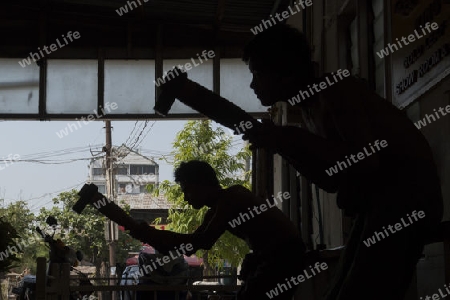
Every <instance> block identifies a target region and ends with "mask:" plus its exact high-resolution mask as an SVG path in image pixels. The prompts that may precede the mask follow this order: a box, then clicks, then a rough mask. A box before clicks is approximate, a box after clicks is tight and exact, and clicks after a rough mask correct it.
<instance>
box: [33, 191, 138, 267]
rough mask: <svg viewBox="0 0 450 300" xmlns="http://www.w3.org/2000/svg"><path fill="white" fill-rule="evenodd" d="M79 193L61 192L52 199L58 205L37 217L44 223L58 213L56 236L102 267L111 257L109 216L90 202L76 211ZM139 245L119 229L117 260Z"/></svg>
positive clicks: (85, 258)
mask: <svg viewBox="0 0 450 300" xmlns="http://www.w3.org/2000/svg"><path fill="white" fill-rule="evenodd" d="M77 193H78V191H76V190H71V191H69V192H63V193H61V194H59V195H58V197H57V198H54V199H53V203H54V204H55V206H54V207H53V208H51V209H45V208H42V209H41V211H40V214H39V216H38V218H37V219H38V220H39V221H40V222H41V224H44V223H45V220H46V219H47V217H48V216H53V217H55V218H56V220H57V221H58V226H57V229H58V230H57V234H55V238H60V239H61V240H62V241H63V242H64V243H65V244H66V245H68V246H70V247H71V248H73V249H75V250H80V251H81V252H83V255H84V260H86V261H89V262H91V263H93V264H94V265H95V266H96V267H97V270H99V268H100V266H101V263H102V262H108V261H109V246H108V243H107V242H106V240H105V222H106V220H107V219H106V217H104V216H103V215H102V214H100V213H99V212H98V211H97V210H96V209H95V208H93V207H92V206H91V205H88V206H86V208H85V209H84V210H83V212H82V213H81V214H77V213H76V212H74V211H73V210H72V207H73V205H74V204H75V202H76V201H78V195H77ZM128 210H129V208H128ZM50 232H52V231H50ZM139 247H140V243H139V242H137V241H134V240H132V238H131V237H130V236H129V235H128V234H126V233H123V232H121V231H119V241H118V247H116V249H117V252H116V257H117V261H118V262H122V261H121V260H124V259H126V257H127V252H128V251H137V250H139Z"/></svg>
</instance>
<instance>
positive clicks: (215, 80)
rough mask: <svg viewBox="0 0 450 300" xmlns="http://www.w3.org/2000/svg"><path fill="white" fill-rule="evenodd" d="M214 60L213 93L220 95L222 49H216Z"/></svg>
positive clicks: (217, 47) (216, 47)
mask: <svg viewBox="0 0 450 300" xmlns="http://www.w3.org/2000/svg"><path fill="white" fill-rule="evenodd" d="M214 52H215V56H214V59H213V92H214V93H216V94H218V95H220V47H219V46H215V47H214Z"/></svg>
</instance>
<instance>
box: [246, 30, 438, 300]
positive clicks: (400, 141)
mask: <svg viewBox="0 0 450 300" xmlns="http://www.w3.org/2000/svg"><path fill="white" fill-rule="evenodd" d="M243 60H244V61H245V62H247V63H248V64H249V69H250V72H251V73H252V74H253V80H252V83H251V86H250V87H251V88H252V89H253V90H254V92H255V94H256V95H257V96H258V98H259V99H260V101H261V103H262V105H264V106H272V105H273V104H275V103H276V102H278V101H284V102H288V104H287V105H288V106H290V105H292V104H294V105H298V106H300V108H301V125H302V128H298V127H293V126H275V125H273V124H266V125H264V126H263V128H262V129H260V128H256V127H255V128H252V129H249V130H247V131H246V132H245V136H244V138H245V139H249V141H250V142H251V143H252V145H253V147H262V148H267V149H271V150H273V151H274V152H277V153H279V154H280V155H281V156H283V157H284V158H285V159H287V160H288V161H289V162H290V163H291V164H292V165H293V166H294V167H295V168H296V169H297V170H298V171H299V172H300V173H301V174H302V175H304V176H306V178H308V179H309V180H310V181H312V182H313V183H315V184H316V185H317V186H319V187H320V188H322V189H324V190H325V191H327V192H330V193H335V192H337V193H338V196H337V203H338V205H339V207H340V208H341V209H344V210H345V212H346V213H347V214H350V215H353V216H355V217H356V218H355V223H354V226H353V229H352V233H351V237H350V239H349V241H348V243H347V245H346V250H345V252H344V254H343V256H342V257H341V262H340V267H339V270H338V272H337V275H336V279H335V282H334V284H333V286H332V288H331V290H330V291H329V294H328V296H327V299H328V300H336V299H339V300H344V299H346V300H347V299H377V300H379V299H395V300H399V299H403V298H404V294H405V291H406V289H407V287H408V286H409V283H410V280H411V278H412V275H413V272H414V269H415V265H416V263H417V261H418V259H419V257H420V255H421V253H422V251H423V247H424V237H425V236H426V235H427V234H428V233H429V232H430V231H431V230H432V229H433V228H435V227H436V226H437V225H438V223H439V222H440V221H441V218H442V213H443V202H442V195H441V188H440V183H439V178H438V175H437V170H436V166H435V163H434V161H433V156H432V152H431V149H430V147H429V145H428V143H427V141H426V139H425V138H424V136H423V135H422V134H421V133H420V132H419V131H418V130H417V128H416V127H415V126H414V125H413V123H412V122H411V121H410V120H409V119H408V118H407V117H406V116H405V114H404V113H403V112H401V111H400V110H399V109H397V108H396V107H394V106H393V105H392V104H390V103H388V102H387V101H386V100H385V99H383V98H381V97H379V96H378V95H376V94H375V93H374V92H373V91H371V90H370V89H369V88H368V87H367V86H366V85H365V84H364V83H363V82H362V81H360V80H357V79H355V78H353V77H350V76H348V77H346V76H345V75H344V76H342V79H340V78H339V77H335V76H336V74H328V75H325V76H324V77H322V78H315V77H314V75H313V68H312V64H311V56H310V49H309V47H308V45H307V42H306V39H305V37H304V35H303V34H301V33H300V32H299V31H298V30H296V29H293V28H291V27H289V26H287V25H277V26H273V27H271V28H269V29H267V30H265V31H264V32H262V33H259V34H258V35H257V36H256V37H255V38H254V39H253V40H252V41H251V42H250V43H249V44H248V45H247V47H246V48H245V50H244V56H243ZM342 71H343V70H341V71H340V74H342ZM333 75H334V76H333ZM347 75H349V74H348V73H347ZM326 77H328V80H327V79H326ZM335 78H338V80H335ZM321 82H325V84H322V85H320V83H321ZM314 84H316V85H314ZM305 91H306V92H307V93H305ZM298 96H300V98H298ZM377 140H378V142H376V141H377ZM383 140H384V141H385V147H380V150H378V149H376V148H375V147H374V146H375V142H376V143H377V144H378V145H379V143H380V142H381V141H383ZM371 146H372V147H373V149H374V150H375V151H372V148H370V147H371ZM364 148H366V149H365V150H364ZM360 152H363V154H364V155H359V156H357V154H358V153H360ZM351 155H353V156H351ZM338 162H339V163H338ZM344 163H345V164H344ZM332 167H334V168H335V170H336V171H337V172H334V173H330V172H331V170H330V168H332ZM326 170H328V172H326ZM330 174H331V175H330ZM413 211H416V212H415V213H416V215H417V212H419V211H423V213H424V214H425V217H424V218H419V220H418V221H414V222H410V221H409V219H408V217H407V214H409V216H412V213H413ZM402 218H403V220H404V221H405V222H404V223H406V225H408V224H409V225H408V226H405V225H403V226H402V227H403V228H402V229H400V230H395V229H398V227H397V228H395V229H393V230H391V228H388V226H389V225H391V226H394V225H396V224H397V223H402ZM413 220H414V219H413ZM383 226H384V228H385V229H386V230H387V232H386V231H385V230H384V229H383ZM392 228H394V227H392ZM394 230H395V232H394ZM375 232H378V235H377V241H376V243H375V244H372V245H370V246H367V245H366V244H365V243H364V241H366V242H367V240H366V239H368V238H371V237H373V236H374V234H375ZM380 233H384V236H385V237H384V238H383V237H382V236H381V234H380Z"/></svg>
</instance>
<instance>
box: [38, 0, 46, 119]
mask: <svg viewBox="0 0 450 300" xmlns="http://www.w3.org/2000/svg"><path fill="white" fill-rule="evenodd" d="M45 2H46V1H41V5H42V4H44V6H45ZM46 26H47V15H46V12H45V11H44V12H41V13H40V16H39V45H40V47H42V48H44V45H45V44H46V39H47V30H46ZM36 63H37V65H38V66H39V107H38V111H39V120H40V121H45V115H46V111H47V58H45V57H43V58H41V59H40V60H38V61H37V62H36Z"/></svg>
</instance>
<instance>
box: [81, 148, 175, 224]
mask: <svg viewBox="0 0 450 300" xmlns="http://www.w3.org/2000/svg"><path fill="white" fill-rule="evenodd" d="M112 156H113V158H114V166H115V168H114V169H115V183H114V186H115V195H114V196H115V197H114V198H115V202H116V203H118V204H119V205H121V206H122V205H123V203H125V204H127V205H129V206H130V208H131V217H133V218H134V219H136V220H138V221H146V222H150V223H151V222H152V221H153V220H154V219H155V218H158V217H161V218H163V220H166V218H167V215H168V210H169V208H170V207H171V205H170V204H169V203H168V202H167V200H166V199H165V197H163V196H159V197H155V196H153V195H151V194H149V193H148V192H147V189H146V187H147V186H148V185H155V186H158V184H159V165H158V164H157V163H156V162H155V161H154V160H153V159H152V158H149V157H147V156H145V155H142V154H140V153H139V152H136V151H134V150H131V149H129V148H128V147H125V146H120V147H113V150H112ZM88 181H89V182H91V183H93V184H95V185H97V186H98V189H99V192H100V193H102V194H106V168H105V159H104V158H101V159H92V160H91V162H90V164H89V180H88Z"/></svg>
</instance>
